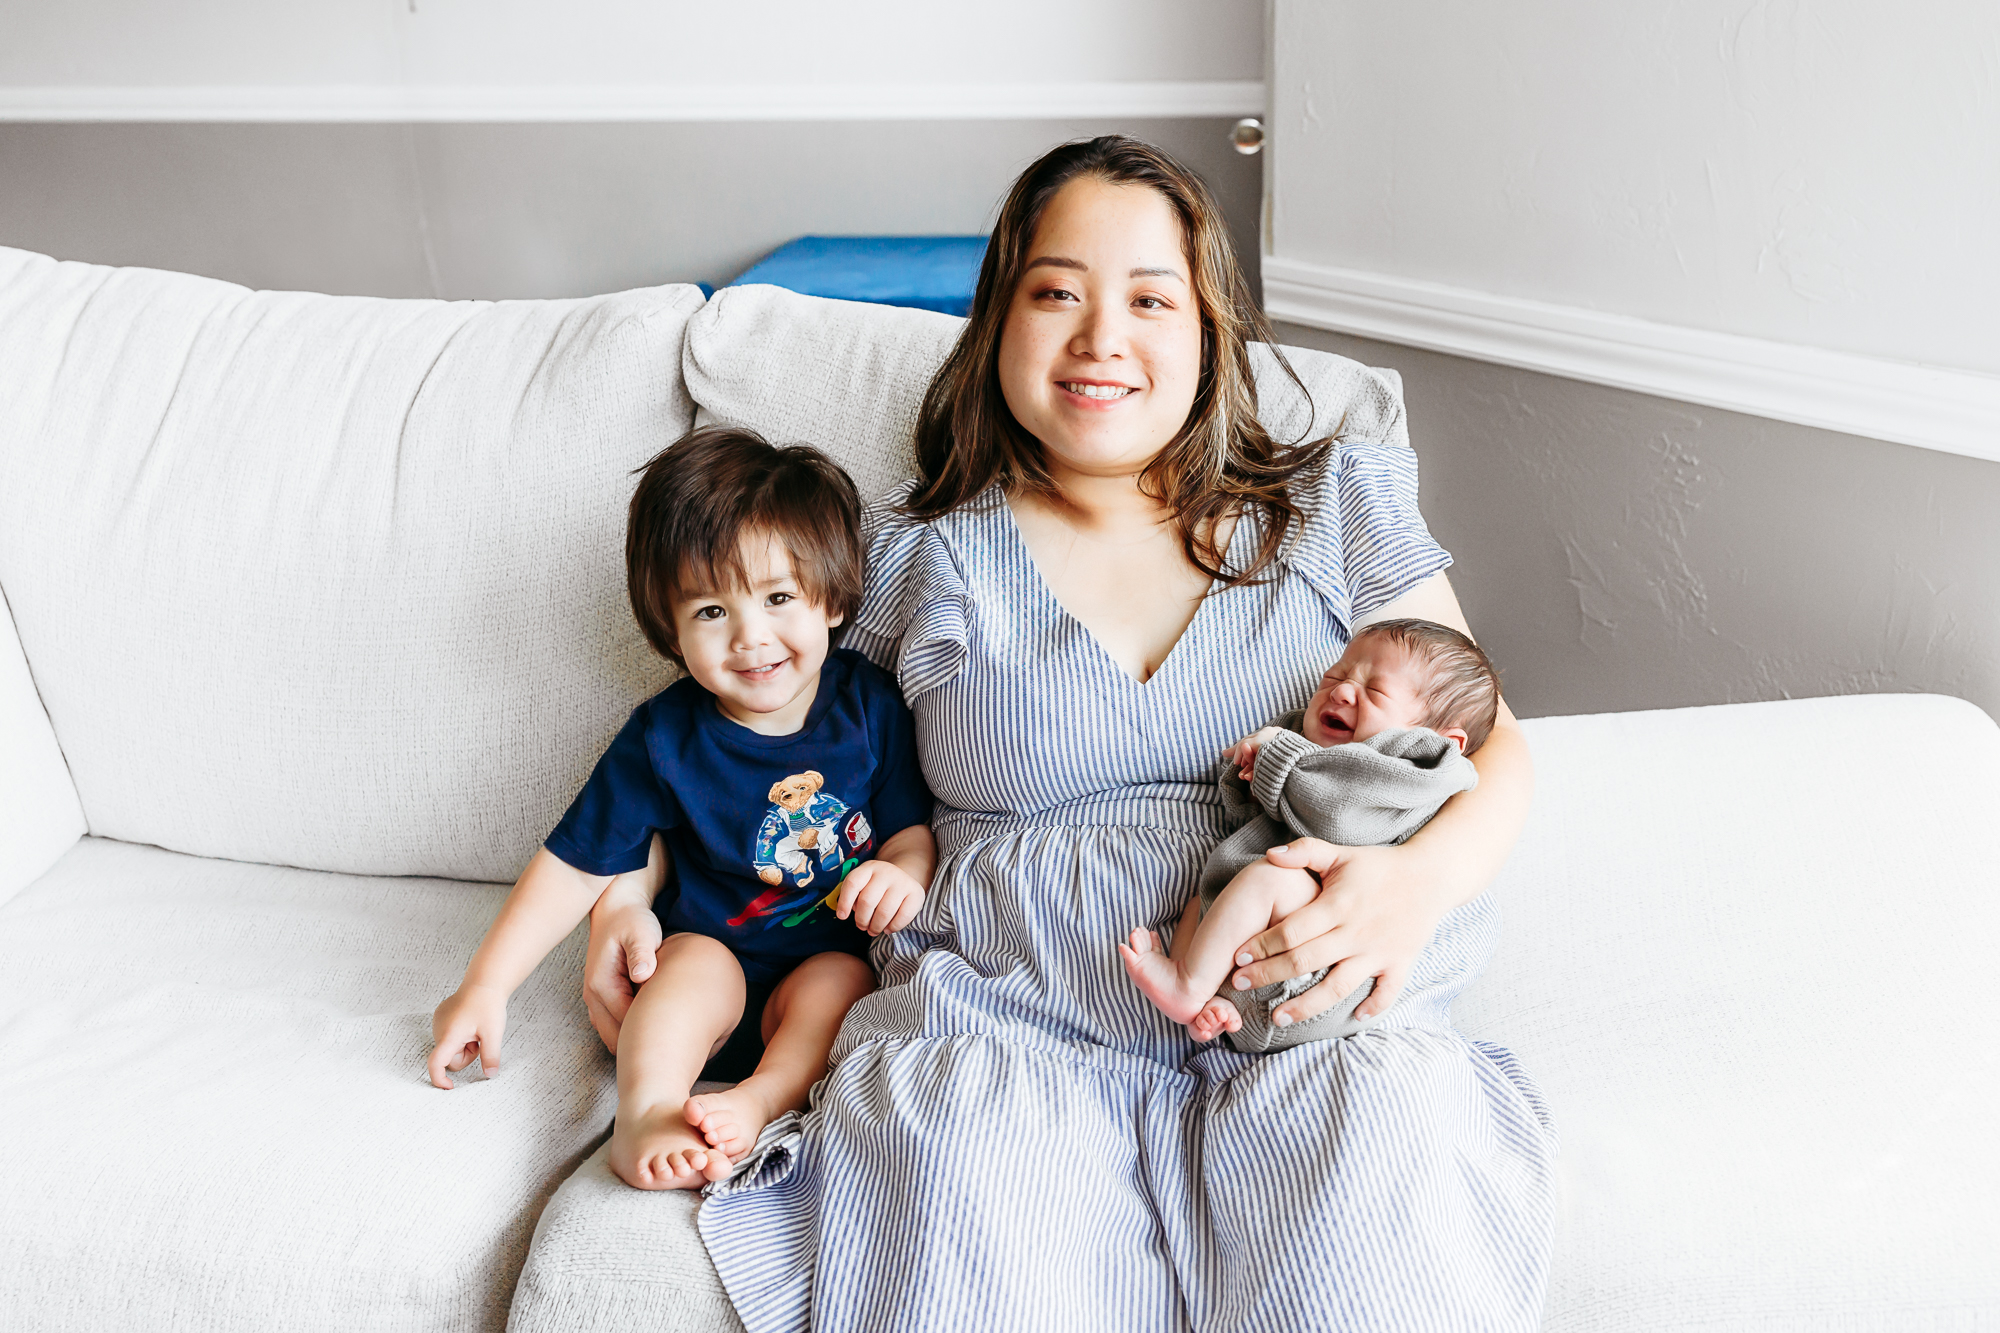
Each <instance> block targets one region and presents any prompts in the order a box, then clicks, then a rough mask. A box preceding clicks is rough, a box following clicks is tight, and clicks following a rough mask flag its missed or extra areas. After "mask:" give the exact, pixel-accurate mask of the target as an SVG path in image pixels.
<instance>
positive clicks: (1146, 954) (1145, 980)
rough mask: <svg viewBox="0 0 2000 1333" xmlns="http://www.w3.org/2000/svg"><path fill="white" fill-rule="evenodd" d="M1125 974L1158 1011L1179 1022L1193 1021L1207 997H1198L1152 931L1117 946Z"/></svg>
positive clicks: (1135, 936) (1134, 936)
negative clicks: (1162, 949)
mask: <svg viewBox="0 0 2000 1333" xmlns="http://www.w3.org/2000/svg"><path fill="white" fill-rule="evenodd" d="M1118 956H1119V957H1120V958H1122V959H1124V960H1125V971H1126V974H1127V975H1129V976H1130V977H1131V978H1132V982H1133V984H1134V985H1136V986H1138V988H1139V989H1140V990H1141V991H1142V992H1144V993H1145V996H1146V998H1147V999H1149V1000H1151V1001H1152V1002H1153V1004H1154V1006H1155V1007H1156V1008H1158V1009H1159V1011H1160V1012H1161V1013H1163V1014H1165V1015H1166V1016H1167V1017H1168V1018H1171V1019H1173V1020H1174V1022H1176V1023H1187V1022H1191V1021H1192V1020H1193V1018H1194V1016H1195V1015H1196V1014H1197V1013H1199V1012H1200V1011H1201V1006H1202V1002H1203V1001H1205V1000H1206V999H1208V996H1206V995H1195V994H1193V993H1191V992H1190V991H1189V989H1188V985H1187V983H1186V982H1185V981H1183V980H1182V979H1181V971H1180V969H1179V968H1178V967H1175V966H1174V960H1173V959H1171V958H1169V957H1167V956H1166V955H1165V954H1163V953H1161V952H1160V937H1159V936H1158V935H1155V934H1154V933H1153V932H1152V931H1150V930H1135V931H1133V932H1132V942H1131V943H1130V944H1121V945H1119V946H1118Z"/></svg>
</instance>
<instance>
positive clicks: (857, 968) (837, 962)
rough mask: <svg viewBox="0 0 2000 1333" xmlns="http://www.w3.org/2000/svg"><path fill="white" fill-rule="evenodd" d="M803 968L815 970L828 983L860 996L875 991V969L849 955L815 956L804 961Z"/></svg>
mask: <svg viewBox="0 0 2000 1333" xmlns="http://www.w3.org/2000/svg"><path fill="white" fill-rule="evenodd" d="M805 966H807V967H811V968H813V969H815V970H816V971H817V972H818V973H819V974H820V975H821V976H823V977H825V978H826V980H827V981H828V982H830V983H833V984H836V985H840V986H845V987H848V988H849V989H853V990H857V991H859V992H860V993H862V994H866V993H867V992H869V991H871V990H874V989H875V969H874V968H872V967H870V966H869V965H868V960H867V959H866V958H857V957H855V956H854V955H853V954H851V953H823V954H816V955H814V956H813V957H811V958H809V959H807V960H806V963H805Z"/></svg>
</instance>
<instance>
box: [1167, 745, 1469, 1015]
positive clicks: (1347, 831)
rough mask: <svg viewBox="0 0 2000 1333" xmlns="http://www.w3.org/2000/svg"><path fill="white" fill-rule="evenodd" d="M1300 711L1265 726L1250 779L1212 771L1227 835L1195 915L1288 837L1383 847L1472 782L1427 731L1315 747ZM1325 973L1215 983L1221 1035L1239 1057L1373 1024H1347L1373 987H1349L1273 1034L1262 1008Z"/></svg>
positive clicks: (1212, 860) (1267, 1010)
mask: <svg viewBox="0 0 2000 1333" xmlns="http://www.w3.org/2000/svg"><path fill="white" fill-rule="evenodd" d="M1304 718H1305V713H1304V712H1303V711H1300V712H1296V713H1287V714H1286V715H1285V716H1283V717H1281V718H1279V719H1278V720H1277V722H1276V723H1275V724H1274V725H1276V726H1278V727H1282V728H1283V730H1282V731H1280V732H1279V733H1278V734H1277V735H1275V736H1273V737H1271V739H1270V740H1269V741H1267V742H1266V743H1265V744H1264V746H1263V747H1262V748H1261V749H1260V750H1259V751H1258V752H1257V767H1256V773H1255V776H1253V777H1252V778H1251V780H1250V781H1249V782H1245V781H1243V779H1241V778H1239V777H1238V776H1236V765H1235V764H1233V763H1231V762H1230V761H1229V760H1227V759H1225V760H1223V761H1221V764H1220V767H1219V775H1218V778H1217V781H1218V783H1219V784H1220V786H1221V788H1222V802H1223V805H1224V806H1225V807H1226V808H1227V810H1228V812H1229V821H1230V823H1231V824H1232V825H1239V827H1237V828H1236V831H1235V832H1234V833H1231V834H1230V835H1229V836H1228V837H1227V838H1225V839H1223V840H1222V842H1221V843H1220V844H1219V845H1218V846H1217V847H1216V849H1215V850H1214V851H1213V852H1211V853H1209V857H1208V861H1207V863H1206V864H1204V865H1203V866H1202V869H1201V884H1200V888H1199V893H1200V895H1201V907H1202V911H1203V912H1204V913H1206V912H1207V911H1208V908H1209V906H1210V905H1211V904H1212V903H1214V902H1215V898H1216V895H1217V894H1219V893H1221V892H1222V890H1223V889H1224V888H1225V887H1226V886H1227V885H1228V883H1229V881H1230V880H1232V879H1234V878H1235V877H1236V872H1238V871H1239V870H1241V869H1243V867H1245V866H1247V865H1250V864H1251V863H1252V862H1255V861H1261V860H1262V859H1263V858H1264V853H1265V852H1266V851H1267V850H1268V849H1270V848H1272V847H1276V846H1278V845H1279V844H1280V843H1286V842H1290V841H1292V839H1294V838H1300V837H1307V838H1321V839H1324V840H1325V841H1327V842H1332V843H1338V844H1340V845H1341V846H1344V847H1387V846H1393V845H1395V844H1397V843H1400V842H1402V841H1403V840H1404V839H1406V838H1408V837H1409V836H1410V835H1411V834H1413V833H1415V832H1416V831H1417V830H1418V829H1420V828H1422V827H1423V826H1424V825H1425V824H1427V823H1429V822H1430V819H1431V816H1432V815H1435V814H1436V813H1437V812H1438V808H1439V807H1440V806H1442V805H1443V804H1444V803H1445V802H1446V801H1448V800H1450V799H1451V798H1452V797H1453V796H1455V795H1457V794H1458V793H1459V792H1462V791H1471V790H1472V789H1473V788H1474V787H1475V786H1477V785H1478V783H1479V771H1478V770H1477V769H1475V768H1474V767H1473V766H1472V761H1471V760H1470V759H1467V758H1466V757H1465V756H1464V755H1462V754H1460V753H1459V752H1458V747H1457V746H1456V745H1453V744H1452V743H1451V742H1450V741H1448V740H1446V739H1445V738H1444V737H1442V736H1440V735H1438V734H1437V733H1436V732H1435V731H1430V730H1427V729H1425V728H1423V727H1400V728H1397V729H1395V730H1392V731H1384V732H1380V733H1378V734H1376V735H1374V736H1371V737H1369V738H1368V739H1367V740H1365V741H1350V742H1349V743H1348V744H1346V745H1329V746H1318V745H1314V744H1313V743H1312V742H1311V741H1309V740H1307V739H1306V738H1305V735H1304V733H1303V732H1302V731H1301V730H1300V728H1301V726H1302V724H1303V721H1304ZM1326 973H1327V969H1325V968H1321V969H1320V970H1319V971H1317V972H1314V973H1312V974H1310V975H1309V976H1303V977H1293V978H1292V979H1291V980H1289V981H1280V982H1275V983H1273V984H1272V985H1269V986H1263V987H1260V988H1259V989H1257V990H1254V991H1248V992H1245V991H1239V990H1236V989H1235V988H1233V987H1231V986H1229V985H1228V984H1227V983H1225V984H1224V985H1223V987H1222V989H1221V990H1220V991H1218V992H1217V994H1218V995H1220V996H1222V998H1223V999H1226V1000H1228V1001H1229V1002H1230V1003H1232V1004H1234V1005H1235V1006H1236V1009H1237V1012H1239V1013H1241V1014H1242V1015H1243V1027H1242V1028H1241V1029H1240V1030H1239V1031H1236V1032H1232V1033H1230V1034H1229V1042H1230V1044H1231V1045H1232V1046H1234V1047H1235V1048H1236V1049H1237V1050H1239V1051H1250V1052H1259V1051H1279V1050H1283V1049H1285V1048H1286V1047H1288V1046H1297V1045H1298V1044H1300V1043H1301V1042H1308V1041H1330V1040H1332V1039H1333V1038H1335V1037H1348V1036H1352V1035H1353V1034H1355V1033H1357V1032H1363V1031H1366V1030H1367V1029H1368V1027H1369V1026H1370V1025H1371V1023H1372V1022H1373V1020H1367V1019H1356V1018H1355V1017H1354V1008H1355V1006H1356V1005H1358V1004H1360V1003H1361V1002H1362V1001H1363V1000H1365V999H1367V998H1368V995H1369V992H1371V991H1373V990H1374V989H1375V983H1374V982H1373V981H1367V982H1363V983H1362V984H1361V985H1360V986H1357V987H1356V988H1355V990H1354V993H1353V994H1352V995H1349V996H1348V997H1347V998H1346V999H1344V1000H1342V1001H1340V1002H1339V1003H1338V1004H1336V1005H1334V1006H1333V1007H1332V1008H1330V1009H1327V1010H1325V1011H1324V1012H1322V1013H1319V1014H1316V1015H1314V1016H1313V1017H1311V1018H1309V1019H1307V1020H1305V1021H1304V1022H1303V1023H1293V1024H1292V1025H1291V1026H1289V1027H1282V1028H1281V1027H1274V1026H1272V1023H1271V1010H1272V1009H1273V1008H1275V1007H1276V1006H1278V1005H1280V1004H1283V1003H1284V1002H1285V1001H1286V1000H1289V999H1291V998H1292V997H1293V996H1294V995H1300V994H1303V993H1304V992H1306V991H1308V990H1310V989H1312V987H1314V986H1316V985H1318V984H1319V982H1320V979H1321V978H1323V977H1324V976H1326Z"/></svg>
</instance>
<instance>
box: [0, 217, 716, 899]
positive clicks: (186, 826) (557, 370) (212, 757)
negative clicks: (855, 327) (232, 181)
mask: <svg viewBox="0 0 2000 1333" xmlns="http://www.w3.org/2000/svg"><path fill="white" fill-rule="evenodd" d="M700 304H701V295H700V293H699V292H698V291H697V290H696V289H695V288H693V287H663V288H655V289H652V290H647V291H636V292H624V293H620V294H618V295H615V296H604V297H596V298H592V299H589V300H581V301H516V302H502V303H500V304H490V303H484V302H457V303H449V304H448V303H445V302H440V301H385V300H364V299H359V298H346V297H331V296H314V295H309V294H304V293H297V292H252V291H248V290H245V289H244V288H241V287H237V286H233V285H231V284H229V283H224V282H214V281H210V280H208V279H205V278H193V277H186V276H183V275H180V274H172V273H158V272H153V271H150V270H145V269H111V268H101V267H97V266H93V265H87V264H58V263H55V262H54V261H52V260H48V259H45V258H43V257H41V256H39V255H30V254H26V253H24V252H22V251H18V250H0V366H4V367H5V368H6V375H7V391H6V392H5V393H4V394H0V587H4V588H5V589H6V590H7V595H8V599H9V601H10V603H11V604H12V607H13V612H14V619H15V623H16V625H17V626H18V627H19V630H20V636H21V643H22V646H23V647H24V648H25V649H26V651H27V657H28V661H29V662H30V663H31V664H32V665H33V667H34V670H35V676H36V680H37V682H38V683H39V684H40V686H41V697H42V700H43V702H44V703H45V704H46V705H47V708H48V715H49V718H50V720H51V721H52V722H53V724H54V727H55V734H56V737H57V739H58V740H60V741H61V743H62V748H63V753H64V754H65V755H67V756H68V759H69V768H70V772H71V773H72V774H73V775H74V778H75V782H76V790H77V792H78V794H79V795H80V796H81V798H82V802H83V809H84V813H85V815H86V816H87V817H88V819H89V822H90V829H91V832H92V833H95V834H98V835H100V836H105V837H114V838H121V839H125V840H127V841H133V842H149V843H156V844H158V845H160V846H163V847H171V848H174V849H175V850H179V851H186V852H193V853H198V854H201V855H206V856H227V857H231V858H234V859H238V860H245V861H262V862H276V863H282V864H287V865H298V866H309V867H313V868H315V869H326V870H346V871H352V872H356V873H367V874H433V875H449V876H453V877H458V878H467V879H489V880H498V879H512V878H513V877H514V876H515V875H516V874H517V873H518V872H519V870H520V868H521V866H522V865H524V864H525V863H526V861H527V858H528V855H529V854H530V852H532V850H533V849H534V847H535V846H536V844H537V843H538V842H539V841H540V840H541V838H542V837H543V836H545V835H546V834H547V832H548V830H549V828H550V827H551V826H552V825H553V824H554V822H555V820H556V818H557V816H558V815H560V814H561V812H562V809H563V807H564V806H565V805H566V804H567V803H568V801H569V799H570V798H571V797H572V796H573V795H574V794H575V790H576V788H577V786H578V785H579V784H580V782H581V780H582V778H583V776H584V775H585V774H586V773H588V772H589V769H590V765H591V764H592V763H593V762H594V761H595V760H596V758H597V756H598V754H599V753H600V752H601V750H602V748H603V746H604V744H605V742H606V741H607V740H609V739H610V737H611V735H612V733H613V732H615V731H616V730H617V728H618V725H619V724H620V723H621V722H622V721H623V720H624V718H625V715H626V714H627V713H628V712H629V711H630V709H631V707H632V705H633V704H635V703H637V702H638V701H639V700H640V699H642V698H644V697H646V696H647V695H648V694H650V693H652V692H653V691H655V690H657V689H659V688H660V687H661V686H662V685H663V684H665V683H666V681H667V680H668V679H670V678H671V677H670V675H669V674H668V672H667V669H666V667H665V665H664V664H663V663H661V662H660V661H659V660H658V659H657V658H655V657H654V655H653V653H652V652H651V650H650V649H648V648H647V647H646V646H645V644H644V641H643V640H642V639H641V638H640V635H639V632H638V629H637V627H636V625H634V624H633V622H632V617H631V613H630V611H629V610H628V609H627V606H626V602H625V596H624V566H623V554H622V553H623V544H624V511H625V504H626V501H627V499H628V498H629V497H630V495H631V488H632V484H633V483H632V478H631V477H630V475H629V472H630V470H631V469H632V468H633V467H634V466H635V465H637V464H639V463H643V462H644V461H645V460H646V459H647V458H649V457H650V456H652V455H653V454H654V453H656V452H657V451H658V450H660V449H661V448H663V447H665V446H666V445H667V444H668V443H669V442H671V441H672V440H673V439H674V437H675V436H676V435H678V434H679V433H681V432H682V431H684V430H685V429H686V428H687V427H688V425H689V424H690V423H691V422H692V419H693V404H692V403H690V402H689V401H688V399H687V397H686V394H685V392H684V391H683V389H682V386H681V380H680V353H681V342H682V335H683V333H684V330H685V326H686V321H687V317H688V315H689V314H690V313H691V312H692V311H694V310H695V309H696V308H698V307H699V305H700Z"/></svg>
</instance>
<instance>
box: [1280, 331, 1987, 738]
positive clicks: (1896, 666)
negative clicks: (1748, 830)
mask: <svg viewBox="0 0 2000 1333" xmlns="http://www.w3.org/2000/svg"><path fill="white" fill-rule="evenodd" d="M1279 334H1280V336H1281V338H1282V340H1283V341H1285V342H1288V343H1296V344H1298V345H1301V346H1306V347H1319V348H1324V349H1326V350H1329V351H1334V352H1339V353H1341V354H1343V355H1346V356H1352V357H1355V358H1357V359H1359V360H1362V361H1365V362H1367V363H1369V364H1370V365H1378V366H1391V367H1394V368H1395V369H1396V370H1398V371H1400V372H1401V373H1402V375H1403V388H1404V394H1405V398H1406V400H1407V402H1408V405H1409V413H1410V436H1411V440H1412V442H1413V443H1414V444H1415V445H1416V448H1417V452H1418V453H1419V455H1421V457H1422V459H1423V505H1424V513H1425V516H1426V517H1427V518H1428V520H1429V522H1430V525H1431V528H1432V530H1433V531H1434V532H1435V533H1436V535H1437V537H1438V539H1439V540H1440V541H1442V542H1443V543H1444V544H1445V546H1446V547H1447V548H1448V549H1450V550H1451V551H1452V553H1453V555H1454V556H1455V557H1456V558H1457V561H1458V564H1457V566H1456V567H1455V568H1454V569H1453V570H1452V583H1453V586H1454V587H1455V588H1456V589H1457V590H1458V595H1459V598H1460V600H1461V601H1462V602H1463V603H1464V606H1465V610H1466V614H1467V616H1468V617H1470V619H1471V622H1472V626H1473V628H1474V629H1475V630H1476V631H1477V632H1478V634H1479V637H1480V640H1481V642H1482V643H1484V644H1485V645H1486V646H1487V647H1488V649H1489V650H1490V651H1491V652H1492V653H1493V656H1494V658H1495V660H1496V661H1497V662H1498V663H1499V665H1500V667H1501V668H1502V670H1503V672H1504V673H1505V676H1506V685H1507V695H1508V699H1509V701H1510V702H1511V703H1512V704H1513V706H1514V708H1515V709H1516V710H1517V711H1519V712H1520V713H1521V714H1522V715H1524V716H1541V715H1547V714H1555V713H1583V712H1600V711H1610V710H1622V709H1635V708H1669V707H1677V706H1680V705H1685V704H1710V703H1734V702H1740V701H1746V700H1758V699H1780V698H1792V697H1806V696H1814V695H1827V694H1851V693H1855V692H1860V691H1877V690H1880V691H1908V690H1916V691H1931V692H1936V693H1941V694H1953V695H1958V696H1959V697H1961V698H1966V699H1970V700H1972V701H1973V702H1974V703H1976V704H1978V705H1979V706H1980V707H1982V708H1984V709H1985V710H1986V711H1987V712H1988V713H1990V714H1994V715H1996V716H2000V463H1990V462H1983V461H1980V460H1978V459H1972V458H1963V457H1960V456H1957V455H1954V454H1944V453H1934V452H1930V451H1927V450H1922V449H1914V448H1910V447H1907V446H1904V445H1896V444H1885V443H1882V442H1880V441H1875V440H1864V439H1858V438H1856V437H1854V436H1851V435H1841V434H1836V433H1833V432H1830V431H1822V430H1814V429H1811V428H1809V427H1805V426H1793V425H1788V424H1785V423H1783V422H1777V421H1767V420H1764V419H1762V418H1758V417H1749V416H1743V415H1739V414H1737V413H1733V412H1724V411H1719V410H1715V409H1711V408H1706V407H1696V406H1691V405H1689V404H1686V403H1679V402H1672V401H1668V400H1665V399H1659V398H1651V397H1647V396H1644V395H1641V394H1632V393H1625V392H1622V391H1620V390H1616V389H1608V388H1603V387H1600V386H1598V385H1592V384H1582V383H1578V382H1575V381H1572V380H1565V379H1559V378H1556V377H1553V376H1548V375H1541V374H1536V373H1533V372H1530V371H1521V370H1512V369H1508V368H1506V367H1504V366H1495V365H1489V364H1486V363H1483V362H1477V361H1470V360H1465V359H1462V358H1458V357H1452V356H1445V355H1441V354H1438V353H1433V352H1426V351H1420V350H1417V349H1414V348H1409V347H1401V346H1395V345H1391V344H1387V343H1380V342H1373V341H1369V340H1365V339H1359V338H1350V337H1346V336H1343V335H1340V334H1333V333H1325V332H1321V331H1319V330H1315V329H1308V328H1302V327H1299V326H1296V325H1281V326H1280V328H1279Z"/></svg>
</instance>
